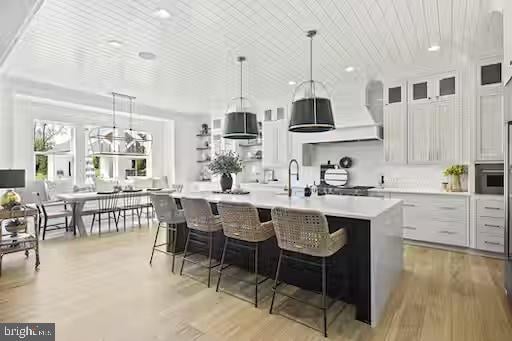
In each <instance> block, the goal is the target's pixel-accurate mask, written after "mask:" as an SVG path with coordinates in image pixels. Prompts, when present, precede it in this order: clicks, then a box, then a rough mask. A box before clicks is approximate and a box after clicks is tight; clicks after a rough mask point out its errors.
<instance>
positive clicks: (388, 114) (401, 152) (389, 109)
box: [384, 83, 407, 163]
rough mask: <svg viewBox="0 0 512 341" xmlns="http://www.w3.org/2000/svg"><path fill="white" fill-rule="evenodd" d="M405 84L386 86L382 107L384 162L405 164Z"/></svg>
mask: <svg viewBox="0 0 512 341" xmlns="http://www.w3.org/2000/svg"><path fill="white" fill-rule="evenodd" d="M406 93H407V92H406V84H405V83H403V84H401V83H399V84H388V86H387V88H386V94H385V96H386V103H385V106H384V160H385V161H386V162H391V163H406V162H407V126H406V124H407V99H406Z"/></svg>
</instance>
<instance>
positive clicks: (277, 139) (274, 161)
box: [263, 120, 289, 167]
mask: <svg viewBox="0 0 512 341" xmlns="http://www.w3.org/2000/svg"><path fill="white" fill-rule="evenodd" d="M288 134H289V133H288V121H287V120H277V121H266V122H263V166H264V167H282V166H286V165H287V163H288Z"/></svg>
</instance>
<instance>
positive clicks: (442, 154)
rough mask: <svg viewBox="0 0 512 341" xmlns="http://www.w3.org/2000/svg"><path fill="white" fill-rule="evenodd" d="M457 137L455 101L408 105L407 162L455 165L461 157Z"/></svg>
mask: <svg viewBox="0 0 512 341" xmlns="http://www.w3.org/2000/svg"><path fill="white" fill-rule="evenodd" d="M461 134H462V132H461V118H460V112H459V110H457V104H456V99H453V98H448V99H443V100H438V101H432V102H421V103H415V104H411V105H409V112H408V141H409V148H408V160H409V162H411V163H429V162H431V163H439V162H457V161H459V160H460V159H461V154H462V153H461Z"/></svg>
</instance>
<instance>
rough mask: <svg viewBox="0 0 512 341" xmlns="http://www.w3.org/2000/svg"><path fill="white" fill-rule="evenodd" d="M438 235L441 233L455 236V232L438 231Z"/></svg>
mask: <svg viewBox="0 0 512 341" xmlns="http://www.w3.org/2000/svg"><path fill="white" fill-rule="evenodd" d="M439 233H442V234H457V232H453V231H445V230H442V231H439Z"/></svg>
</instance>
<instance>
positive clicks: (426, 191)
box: [369, 187, 471, 196]
mask: <svg viewBox="0 0 512 341" xmlns="http://www.w3.org/2000/svg"><path fill="white" fill-rule="evenodd" d="M369 192H371V193H372V192H373V193H404V194H441V195H455V196H470V195H471V194H470V193H469V192H445V191H442V190H441V189H437V188H400V187H384V188H372V189H370V190H369Z"/></svg>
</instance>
